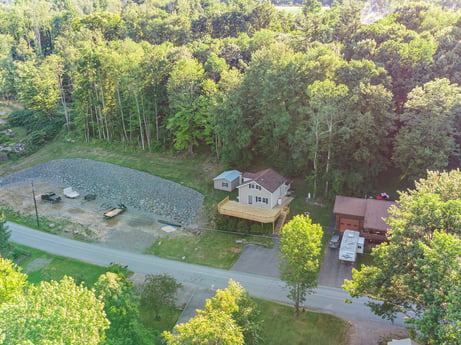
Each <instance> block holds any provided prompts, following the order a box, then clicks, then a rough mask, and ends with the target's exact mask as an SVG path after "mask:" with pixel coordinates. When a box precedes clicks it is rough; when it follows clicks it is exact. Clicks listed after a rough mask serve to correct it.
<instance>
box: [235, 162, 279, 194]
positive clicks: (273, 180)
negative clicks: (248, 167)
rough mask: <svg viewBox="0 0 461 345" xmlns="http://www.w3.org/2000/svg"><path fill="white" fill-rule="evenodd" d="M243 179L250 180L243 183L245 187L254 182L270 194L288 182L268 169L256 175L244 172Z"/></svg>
mask: <svg viewBox="0 0 461 345" xmlns="http://www.w3.org/2000/svg"><path fill="white" fill-rule="evenodd" d="M243 177H244V178H246V179H250V181H247V182H245V185H246V184H248V183H250V182H256V183H258V184H259V185H261V186H262V187H264V188H265V189H267V190H268V191H269V192H271V193H273V192H275V190H276V189H277V188H279V187H280V186H281V185H282V184H284V183H286V182H287V181H288V180H287V179H286V178H285V177H283V176H282V175H280V174H279V173H278V172H276V171H275V170H274V169H270V168H269V169H265V170H262V171H259V172H257V173H249V172H245V173H243Z"/></svg>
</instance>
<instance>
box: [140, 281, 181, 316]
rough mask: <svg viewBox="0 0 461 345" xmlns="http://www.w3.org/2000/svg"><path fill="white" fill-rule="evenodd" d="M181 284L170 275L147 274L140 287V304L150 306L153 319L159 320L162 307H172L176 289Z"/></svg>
mask: <svg viewBox="0 0 461 345" xmlns="http://www.w3.org/2000/svg"><path fill="white" fill-rule="evenodd" d="M181 286H182V285H181V284H180V283H178V282H177V281H176V279H174V278H173V277H172V276H170V275H168V274H166V273H164V274H148V275H147V276H146V278H145V280H144V283H143V284H142V287H141V301H140V302H141V305H142V306H145V307H148V308H151V309H152V310H153V311H154V313H155V319H156V320H160V311H161V310H162V308H163V307H165V306H168V307H174V306H175V297H176V291H177V290H178V289H179V288H180V287H181Z"/></svg>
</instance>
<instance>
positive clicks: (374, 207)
mask: <svg viewBox="0 0 461 345" xmlns="http://www.w3.org/2000/svg"><path fill="white" fill-rule="evenodd" d="M366 200H367V210H366V213H365V222H364V223H363V226H364V227H365V228H366V229H376V230H387V229H389V225H387V223H386V222H385V221H384V220H383V218H387V217H389V212H388V210H389V207H391V206H392V205H396V203H395V202H393V201H387V200H376V199H366Z"/></svg>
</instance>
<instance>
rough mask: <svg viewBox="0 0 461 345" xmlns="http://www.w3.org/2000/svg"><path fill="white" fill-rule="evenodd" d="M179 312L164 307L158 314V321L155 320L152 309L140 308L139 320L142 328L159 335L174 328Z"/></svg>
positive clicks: (175, 309)
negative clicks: (153, 330)
mask: <svg viewBox="0 0 461 345" xmlns="http://www.w3.org/2000/svg"><path fill="white" fill-rule="evenodd" d="M181 312H182V311H181V310H178V309H177V308H170V307H164V308H162V310H161V311H160V313H159V315H160V320H155V313H154V312H153V311H152V309H149V308H146V307H140V308H139V320H140V321H141V322H142V324H143V325H144V326H146V327H148V328H151V329H155V330H157V331H158V333H159V334H160V333H161V332H163V331H170V330H171V329H172V328H173V327H174V325H175V324H176V321H178V319H179V316H181Z"/></svg>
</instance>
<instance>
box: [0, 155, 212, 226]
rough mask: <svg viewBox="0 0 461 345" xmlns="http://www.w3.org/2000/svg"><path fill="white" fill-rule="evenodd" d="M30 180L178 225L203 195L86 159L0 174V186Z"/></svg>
mask: <svg viewBox="0 0 461 345" xmlns="http://www.w3.org/2000/svg"><path fill="white" fill-rule="evenodd" d="M32 179H33V180H37V181H38V180H40V181H43V182H48V183H50V184H56V185H61V186H65V187H69V186H70V187H73V188H74V189H75V190H76V191H78V192H79V193H80V195H81V196H82V197H83V196H84V195H86V194H96V195H97V200H104V201H105V202H108V203H112V204H113V205H114V206H116V205H117V204H118V203H123V204H125V205H126V206H127V207H128V208H130V207H133V208H136V209H139V210H141V211H145V212H150V213H153V214H155V215H158V216H159V217H160V218H163V219H164V220H166V221H169V222H174V223H179V224H182V225H187V224H190V223H191V222H192V220H193V219H194V217H195V215H196V213H197V211H198V210H199V208H200V207H201V206H202V203H203V195H202V194H200V193H199V192H197V191H195V190H193V189H190V188H187V187H184V186H181V185H180V184H177V183H174V182H171V181H168V180H165V179H162V178H160V177H156V176H153V175H150V174H147V173H144V172H141V171H137V170H133V169H129V168H124V167H121V166H118V165H114V164H109V163H102V162H97V161H92V160H89V159H57V160H54V161H50V162H47V163H43V164H39V165H36V166H34V167H32V168H28V169H24V170H21V171H19V172H17V173H15V174H12V175H8V176H6V177H3V178H2V179H1V180H0V186H4V185H7V184H12V183H22V182H25V181H28V180H32ZM55 192H60V191H55ZM57 194H60V193H57Z"/></svg>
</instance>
